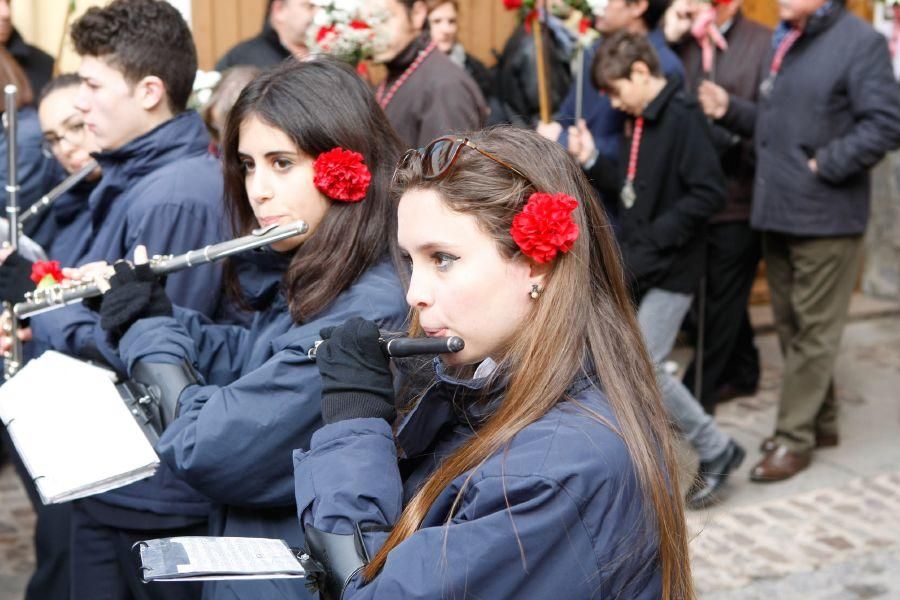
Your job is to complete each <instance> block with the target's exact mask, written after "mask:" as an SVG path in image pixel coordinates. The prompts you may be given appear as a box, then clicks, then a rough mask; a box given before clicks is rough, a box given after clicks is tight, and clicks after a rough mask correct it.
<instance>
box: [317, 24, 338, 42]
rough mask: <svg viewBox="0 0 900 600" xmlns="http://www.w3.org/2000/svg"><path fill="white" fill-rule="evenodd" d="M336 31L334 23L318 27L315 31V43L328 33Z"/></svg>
mask: <svg viewBox="0 0 900 600" xmlns="http://www.w3.org/2000/svg"><path fill="white" fill-rule="evenodd" d="M336 33H337V28H336V27H335V26H334V25H329V26H328V27H319V31H318V32H317V33H316V43H317V44H321V43H322V40H324V39H325V38H327V37H328V36H329V35H332V34H336Z"/></svg>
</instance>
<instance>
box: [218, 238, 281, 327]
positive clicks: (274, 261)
mask: <svg viewBox="0 0 900 600" xmlns="http://www.w3.org/2000/svg"><path fill="white" fill-rule="evenodd" d="M293 258H294V254H293V253H292V252H291V253H285V252H278V251H276V250H272V249H271V248H268V247H267V248H260V249H258V250H251V251H250V252H244V253H241V254H238V255H236V256H233V257H232V258H231V259H230V260H233V261H234V262H233V265H234V268H235V270H236V272H237V278H238V282H239V283H240V286H241V293H242V294H243V296H244V301H245V302H247V304H248V305H249V306H250V307H251V308H253V310H256V311H260V310H265V309H266V308H268V307H270V306H271V305H272V303H273V302H274V301H275V300H276V299H277V298H282V299H283V300H284V303H285V305H286V304H287V299H286V298H284V294H280V293H279V292H281V291H282V284H283V281H284V274H285V272H287V269H288V267H289V266H290V264H291V259H293Z"/></svg>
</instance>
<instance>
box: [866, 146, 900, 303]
mask: <svg viewBox="0 0 900 600" xmlns="http://www.w3.org/2000/svg"><path fill="white" fill-rule="evenodd" d="M865 249H866V259H865V266H864V268H863V291H864V292H865V293H867V294H870V295H872V296H877V297H880V298H885V299H890V300H900V151H897V152H894V153H893V154H890V155H888V156H887V157H886V158H885V159H884V160H883V161H882V162H881V164H879V165H878V166H877V167H876V168H875V169H874V170H873V171H872V213H871V216H870V217H869V231H868V233H867V234H866V244H865Z"/></svg>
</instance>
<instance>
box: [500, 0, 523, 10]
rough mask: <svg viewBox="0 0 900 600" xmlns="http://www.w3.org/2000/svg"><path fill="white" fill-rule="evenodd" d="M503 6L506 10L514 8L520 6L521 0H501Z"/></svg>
mask: <svg viewBox="0 0 900 600" xmlns="http://www.w3.org/2000/svg"><path fill="white" fill-rule="evenodd" d="M503 6H505V7H506V10H516V9H517V8H522V0H503Z"/></svg>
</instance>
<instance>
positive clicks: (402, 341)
mask: <svg viewBox="0 0 900 600" xmlns="http://www.w3.org/2000/svg"><path fill="white" fill-rule="evenodd" d="M321 344H322V340H316V343H315V344H313V347H312V348H310V349H309V350H308V351H307V352H306V355H307V356H308V357H309V358H311V359H313V360H315V358H316V354H317V353H318V350H319V346H320V345H321ZM378 345H379V346H381V351H382V352H384V355H385V356H387V357H388V358H406V357H409V356H420V355H423V354H450V353H456V352H459V351H460V350H462V349H463V348H465V347H466V342H465V340H463V339H462V338H461V337H459V336H455V335H454V336H450V337H434V338H429V337H418V338H411V337H388V336H385V335H382V336H381V337H379V338H378Z"/></svg>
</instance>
